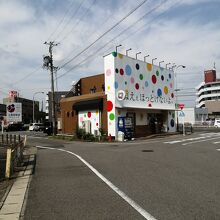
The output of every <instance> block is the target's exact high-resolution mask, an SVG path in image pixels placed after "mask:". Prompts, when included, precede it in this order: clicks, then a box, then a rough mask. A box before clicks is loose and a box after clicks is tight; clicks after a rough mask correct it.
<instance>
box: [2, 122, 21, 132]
mask: <svg viewBox="0 0 220 220" xmlns="http://www.w3.org/2000/svg"><path fill="white" fill-rule="evenodd" d="M4 130H5V131H23V130H24V124H23V123H12V124H8V125H6V126H5V127H4Z"/></svg>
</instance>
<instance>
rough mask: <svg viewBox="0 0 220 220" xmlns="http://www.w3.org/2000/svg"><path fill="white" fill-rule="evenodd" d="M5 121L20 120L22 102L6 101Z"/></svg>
mask: <svg viewBox="0 0 220 220" xmlns="http://www.w3.org/2000/svg"><path fill="white" fill-rule="evenodd" d="M7 122H9V123H10V122H15V123H16V122H22V104H21V103H8V104H7Z"/></svg>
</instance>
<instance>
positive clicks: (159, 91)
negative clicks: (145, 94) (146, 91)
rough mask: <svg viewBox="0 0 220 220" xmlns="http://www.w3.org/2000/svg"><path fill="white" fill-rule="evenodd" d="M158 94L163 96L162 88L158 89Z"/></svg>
mask: <svg viewBox="0 0 220 220" xmlns="http://www.w3.org/2000/svg"><path fill="white" fill-rule="evenodd" d="M157 96H159V97H160V96H162V90H161V89H158V90H157Z"/></svg>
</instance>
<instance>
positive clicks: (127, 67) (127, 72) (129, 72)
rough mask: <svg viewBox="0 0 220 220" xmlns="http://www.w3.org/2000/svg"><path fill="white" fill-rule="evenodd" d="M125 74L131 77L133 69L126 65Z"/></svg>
mask: <svg viewBox="0 0 220 220" xmlns="http://www.w3.org/2000/svg"><path fill="white" fill-rule="evenodd" d="M125 73H126V75H128V76H130V75H131V73H132V70H131V67H130V66H129V65H126V67H125Z"/></svg>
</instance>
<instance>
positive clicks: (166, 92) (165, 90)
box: [163, 86, 169, 95]
mask: <svg viewBox="0 0 220 220" xmlns="http://www.w3.org/2000/svg"><path fill="white" fill-rule="evenodd" d="M163 91H164V93H165V94H166V95H167V94H168V92H169V89H168V87H167V86H164V89H163Z"/></svg>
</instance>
